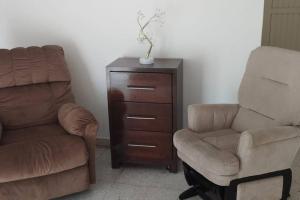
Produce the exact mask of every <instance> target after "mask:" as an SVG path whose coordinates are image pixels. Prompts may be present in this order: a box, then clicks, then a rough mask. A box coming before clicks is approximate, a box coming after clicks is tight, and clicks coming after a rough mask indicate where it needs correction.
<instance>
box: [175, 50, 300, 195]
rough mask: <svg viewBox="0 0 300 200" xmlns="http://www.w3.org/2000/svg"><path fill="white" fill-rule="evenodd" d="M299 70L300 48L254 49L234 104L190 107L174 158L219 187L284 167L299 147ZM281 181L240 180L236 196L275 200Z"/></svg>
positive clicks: (271, 179) (279, 193)
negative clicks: (295, 49) (185, 127)
mask: <svg viewBox="0 0 300 200" xmlns="http://www.w3.org/2000/svg"><path fill="white" fill-rule="evenodd" d="M299 74H300V52H296V51H290V50H285V49H280V48H275V47H260V48H257V49H256V50H254V51H253V52H252V53H251V55H250V58H249V61H248V64H247V68H246V72H245V75H244V77H243V80H242V83H241V86H240V90H239V104H238V105H228V104H224V105H220V104H219V105H199V104H196V105H191V106H189V109H188V125H189V127H188V128H189V129H186V130H181V131H178V132H176V133H175V135H174V145H175V146H176V148H177V153H178V156H179V157H180V158H181V159H182V160H183V161H184V162H186V163H187V164H188V165H190V166H191V167H192V168H194V169H195V170H197V171H198V172H199V173H201V174H202V175H203V176H205V177H206V178H207V179H209V180H210V181H212V182H213V183H215V184H217V185H221V186H228V185H229V184H230V182H231V181H232V180H234V179H238V178H244V177H248V176H254V175H261V174H266V173H270V172H274V171H279V170H285V169H289V168H290V167H291V165H292V163H293V161H294V159H295V156H296V153H297V151H298V150H299V147H300V129H299V127H298V126H297V125H300V93H299V91H300V79H299ZM282 184H283V181H282V178H270V179H266V180H262V181H257V182H251V183H244V184H242V185H239V186H238V191H237V193H238V197H237V199H239V200H248V199H249V200H250V199H270V200H273V199H274V200H275V199H276V200H278V199H280V198H281V192H280V191H282ZM264 188H265V189H266V190H264ZM254 193H256V194H257V193H258V194H259V198H258V196H256V195H255V194H254Z"/></svg>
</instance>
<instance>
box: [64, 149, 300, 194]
mask: <svg viewBox="0 0 300 200" xmlns="http://www.w3.org/2000/svg"><path fill="white" fill-rule="evenodd" d="M110 163H111V160H110V151H109V149H106V148H101V149H99V148H97V150H96V173H97V184H95V185H93V186H92V187H91V188H90V189H89V190H88V191H86V192H81V193H78V194H73V195H69V196H66V197H64V198H60V199H59V200H176V199H178V196H179V194H180V193H181V192H183V191H184V190H185V189H187V188H188V185H187V184H186V181H185V179H184V174H183V170H182V166H181V165H180V167H179V171H178V173H170V172H169V171H167V170H166V169H164V168H153V167H147V166H124V167H122V168H120V169H112V168H111V165H110ZM292 170H293V183H292V188H291V197H290V200H300V153H298V155H297V157H296V160H295V162H294V164H293V167H292ZM189 200H201V199H200V197H193V198H190V199H189Z"/></svg>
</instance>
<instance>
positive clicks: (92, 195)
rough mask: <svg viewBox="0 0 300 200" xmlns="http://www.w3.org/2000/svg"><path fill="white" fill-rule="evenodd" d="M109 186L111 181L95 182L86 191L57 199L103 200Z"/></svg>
mask: <svg viewBox="0 0 300 200" xmlns="http://www.w3.org/2000/svg"><path fill="white" fill-rule="evenodd" d="M111 186H112V184H111V183H101V182H97V184H94V185H92V186H91V187H90V189H89V190H87V191H84V192H80V193H77V194H72V195H68V196H65V197H62V198H59V199H57V200H105V198H104V197H105V194H106V192H107V191H109V189H110V188H111Z"/></svg>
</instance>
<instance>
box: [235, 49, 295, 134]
mask: <svg viewBox="0 0 300 200" xmlns="http://www.w3.org/2000/svg"><path fill="white" fill-rule="evenodd" d="M239 104H240V106H241V110H240V111H239V113H238V115H237V119H236V120H235V122H234V126H239V129H247V128H249V127H245V126H243V125H239V124H238V123H243V122H242V121H245V120H246V119H247V118H248V120H249V121H251V122H248V123H249V124H251V123H253V126H255V125H256V124H257V123H258V126H259V127H252V128H262V127H260V126H275V125H276V124H281V125H300V52H297V51H291V50H286V49H281V48H276V47H259V48H257V49H256V50H254V51H253V52H252V53H251V55H250V58H249V60H248V64H247V67H246V71H245V74H244V77H243V80H242V82H241V85H240V89H239ZM251 116H252V117H251ZM241 118H244V119H243V120H242V119H241ZM254 118H256V119H254ZM254 121H257V122H254ZM259 121H260V122H259ZM259 123H261V124H259Z"/></svg>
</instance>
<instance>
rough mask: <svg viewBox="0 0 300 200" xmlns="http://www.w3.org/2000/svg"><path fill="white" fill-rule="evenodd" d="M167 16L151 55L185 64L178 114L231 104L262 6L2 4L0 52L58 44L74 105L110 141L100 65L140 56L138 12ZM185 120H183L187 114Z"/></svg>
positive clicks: (43, 0) (234, 2) (181, 0)
mask: <svg viewBox="0 0 300 200" xmlns="http://www.w3.org/2000/svg"><path fill="white" fill-rule="evenodd" d="M156 8H161V9H163V10H165V11H166V19H165V20H166V24H165V25H164V27H163V28H162V29H160V30H159V31H158V33H157V38H158V39H157V43H156V46H155V49H154V56H158V57H181V58H184V110H186V106H187V105H188V104H191V103H208V102H209V103H226V102H236V101H237V91H238V85H239V83H240V80H241V77H242V74H243V72H244V67H245V62H246V60H247V56H248V55H249V52H250V51H251V50H252V49H253V48H255V47H257V46H259V44H260V38H261V30H262V17H263V0H226V1H225V0H148V1H145V0H106V1H104V0H26V1H23V0H22V1H20V0H0V48H12V47H15V46H30V45H45V44H59V45H62V46H63V47H64V49H65V52H66V56H67V62H68V64H69V68H70V71H71V73H72V76H73V91H74V93H75V96H76V98H77V101H78V102H79V103H80V104H82V105H84V106H86V107H87V108H88V109H90V110H91V111H92V112H93V113H94V114H95V115H96V117H97V119H98V120H99V122H100V124H101V130H100V134H99V137H109V136H108V135H109V134H108V117H107V101H106V77H105V66H106V65H107V64H108V63H110V62H111V61H113V60H114V59H116V58H117V57H120V56H141V55H143V53H144V51H145V47H144V46H142V45H140V44H139V43H138V42H137V31H138V29H137V24H136V13H137V11H138V10H142V11H144V12H145V13H146V15H150V14H151V13H152V12H153V11H154V10H155V9H156ZM185 115H186V114H185Z"/></svg>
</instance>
